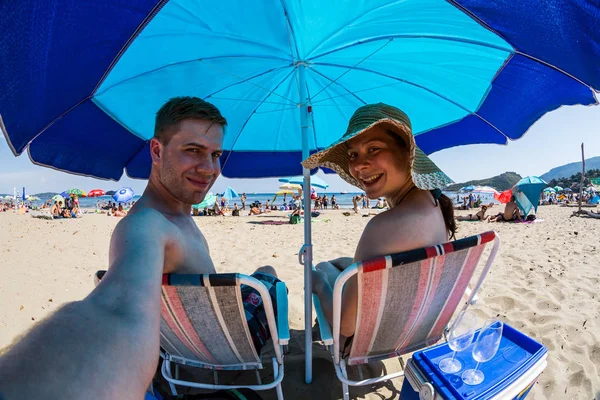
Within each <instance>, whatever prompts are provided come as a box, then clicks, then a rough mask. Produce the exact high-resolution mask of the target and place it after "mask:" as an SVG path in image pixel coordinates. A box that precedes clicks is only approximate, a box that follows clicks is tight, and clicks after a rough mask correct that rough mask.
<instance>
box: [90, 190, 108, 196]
mask: <svg viewBox="0 0 600 400" xmlns="http://www.w3.org/2000/svg"><path fill="white" fill-rule="evenodd" d="M87 195H88V197H100V196H104V195H106V192H105V191H104V190H102V189H94V190H90V191H89V192H88V194H87Z"/></svg>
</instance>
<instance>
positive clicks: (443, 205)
mask: <svg viewBox="0 0 600 400" xmlns="http://www.w3.org/2000/svg"><path fill="white" fill-rule="evenodd" d="M387 133H388V134H389V135H391V136H392V137H393V138H394V140H396V142H397V143H398V144H399V145H400V147H401V148H402V149H403V150H408V145H407V144H406V142H405V141H404V139H402V137H400V135H398V134H396V133H395V132H394V131H392V130H389V129H388V130H387ZM437 204H439V206H440V209H441V210H442V216H443V217H444V224H445V225H446V231H448V238H450V239H456V220H455V219H454V203H452V200H451V199H450V198H449V197H448V196H446V195H445V194H443V193H442V194H441V195H440V196H439V197H438V198H437V199H436V205H437Z"/></svg>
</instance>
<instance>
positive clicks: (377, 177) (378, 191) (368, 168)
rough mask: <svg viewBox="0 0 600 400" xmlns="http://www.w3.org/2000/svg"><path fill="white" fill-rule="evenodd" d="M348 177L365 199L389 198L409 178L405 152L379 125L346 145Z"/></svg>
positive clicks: (406, 152)
mask: <svg viewBox="0 0 600 400" xmlns="http://www.w3.org/2000/svg"><path fill="white" fill-rule="evenodd" d="M347 147H348V155H349V157H350V162H349V168H350V174H351V175H352V176H353V177H354V179H356V180H357V181H359V182H360V183H361V184H362V186H363V187H364V189H365V192H366V194H367V197H369V198H371V199H374V198H378V197H385V198H391V197H393V196H394V195H395V194H396V193H397V192H398V191H399V190H400V189H402V188H403V187H404V185H405V184H406V183H407V182H408V181H409V179H410V173H409V163H408V150H407V149H406V148H403V147H402V146H400V144H399V143H398V141H397V140H396V139H394V138H393V137H392V136H391V134H390V133H388V132H387V131H386V130H385V129H384V128H383V127H382V126H381V125H378V126H375V127H374V128H372V129H370V130H369V131H368V132H365V133H363V134H361V135H359V136H357V137H355V138H352V139H350V140H349V141H348V142H347Z"/></svg>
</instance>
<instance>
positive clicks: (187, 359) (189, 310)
mask: <svg viewBox="0 0 600 400" xmlns="http://www.w3.org/2000/svg"><path fill="white" fill-rule="evenodd" d="M104 272H105V271H99V272H97V273H96V279H97V282H98V281H99V280H100V279H101V278H102V276H103V275H104ZM242 285H246V286H249V287H251V288H254V289H256V290H257V292H258V293H259V295H260V297H261V299H262V302H263V305H264V308H265V313H266V317H267V322H268V329H269V330H270V334H271V339H272V340H273V347H274V352H275V357H273V358H272V359H271V362H272V366H273V381H272V382H270V383H265V384H262V382H261V381H260V376H259V374H258V370H259V369H262V368H263V364H262V360H261V357H260V354H259V353H258V352H257V350H256V348H255V345H254V342H253V338H252V334H251V332H250V329H249V327H248V323H247V322H246V320H247V319H246V311H245V310H244V306H243V303H242V292H241V286H242ZM275 291H276V298H277V309H274V307H273V302H272V301H271V296H270V295H269V290H268V289H267V287H266V286H265V285H264V284H263V283H262V282H260V281H259V280H257V279H255V278H253V277H251V276H247V275H243V274H237V273H230V274H206V275H198V274H165V275H163V279H162V288H161V321H160V346H161V357H162V358H163V364H162V368H161V371H162V374H163V376H164V378H165V379H166V380H167V381H168V382H169V385H170V387H171V391H172V392H173V395H177V390H176V387H175V385H180V386H185V387H194V388H201V389H214V390H219V389H235V388H244V387H245V388H250V389H253V390H268V389H273V388H275V389H276V392H277V398H278V399H283V393H282V390H281V381H282V379H283V346H285V345H287V344H288V341H289V327H288V305H287V289H286V287H285V284H284V283H283V282H278V283H277V284H276V286H275ZM180 365H187V366H191V367H197V368H205V369H211V370H213V371H214V375H213V376H214V383H201V382H195V381H184V380H181V379H179V373H178V372H179V366H180ZM172 366H174V367H175V368H174V371H172ZM218 370H255V371H257V372H256V376H257V379H258V384H257V385H236V384H233V385H225V384H219V383H218V375H217V371H218Z"/></svg>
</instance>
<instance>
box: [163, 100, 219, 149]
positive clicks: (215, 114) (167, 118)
mask: <svg viewBox="0 0 600 400" xmlns="http://www.w3.org/2000/svg"><path fill="white" fill-rule="evenodd" d="M190 118H192V119H202V120H205V121H211V122H212V123H216V124H219V125H221V126H222V127H225V126H226V125H227V120H226V119H225V117H223V116H222V115H221V112H220V111H219V109H218V108H217V107H215V106H214V105H213V104H211V103H209V102H208V101H204V100H202V99H201V98H199V97H191V96H185V97H173V98H172V99H170V100H169V101H167V102H166V103H165V104H164V105H163V106H162V107H161V108H160V110H158V112H157V113H156V122H155V124H154V137H155V138H156V139H158V141H159V142H161V143H162V144H164V145H166V144H168V143H169V140H171V137H172V136H173V134H175V133H176V132H177V126H178V124H179V122H181V121H183V120H186V119H190Z"/></svg>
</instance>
